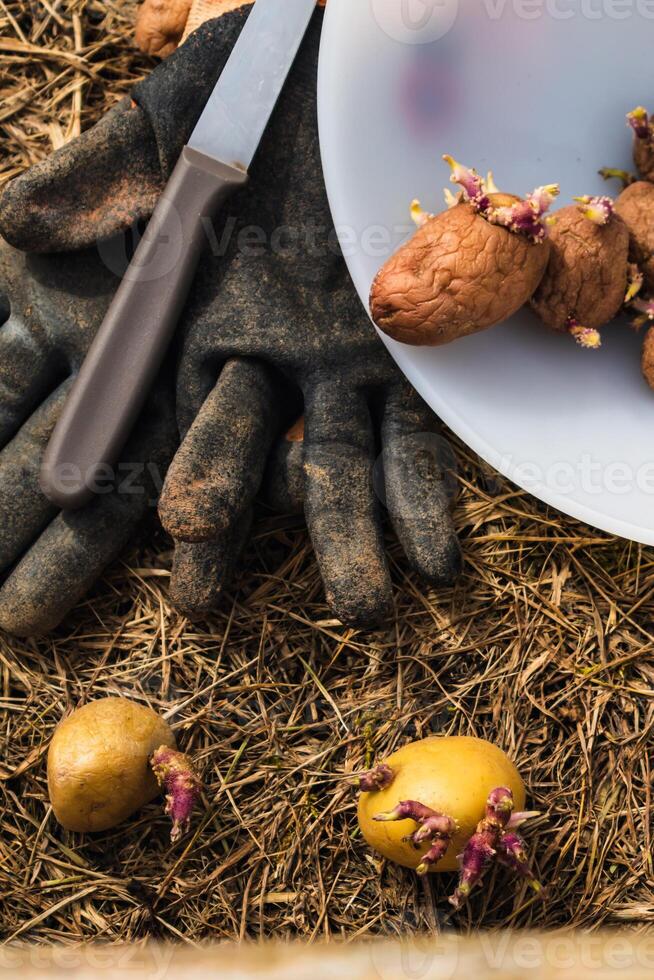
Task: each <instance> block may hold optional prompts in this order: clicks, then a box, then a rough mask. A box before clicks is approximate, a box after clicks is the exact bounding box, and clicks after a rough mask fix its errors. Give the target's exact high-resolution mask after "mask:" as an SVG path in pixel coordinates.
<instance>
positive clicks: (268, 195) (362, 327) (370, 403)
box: [0, 7, 460, 625]
mask: <svg viewBox="0 0 654 980" xmlns="http://www.w3.org/2000/svg"><path fill="white" fill-rule="evenodd" d="M246 15H247V7H244V8H241V9H238V10H235V11H231V12H229V13H227V14H225V15H224V16H222V17H220V18H219V19H215V20H212V21H210V22H208V23H205V24H204V25H202V26H201V27H200V28H199V29H198V30H196V31H195V32H194V33H193V34H192V35H191V36H190V37H189V39H188V40H187V41H186V42H185V43H184V44H183V45H182V46H181V48H180V49H179V50H178V51H177V52H176V53H175V54H174V55H172V56H171V57H170V58H169V59H168V60H167V61H166V62H164V63H163V64H162V65H160V66H159V67H158V68H157V69H156V70H155V71H154V72H153V73H152V75H151V76H150V77H149V78H148V79H147V80H146V81H145V82H143V83H141V84H140V85H139V86H137V87H136V89H135V91H134V93H133V101H132V102H130V103H127V104H123V105H122V107H119V108H118V109H116V110H114V112H113V113H111V114H110V115H109V116H108V117H107V118H106V119H105V120H104V121H103V122H102V123H100V124H99V125H98V126H97V127H96V128H95V130H92V131H90V132H89V133H87V134H85V136H83V137H81V138H80V139H78V140H77V141H75V142H73V143H71V144H68V145H67V146H66V147H64V148H63V149H62V150H60V151H59V152H58V153H57V154H55V155H54V156H53V158H51V160H50V161H49V162H46V163H45V164H43V165H40V166H39V167H37V168H33V169H32V171H31V172H28V174H26V175H24V176H23V177H20V178H18V179H17V180H16V181H14V183H13V184H12V185H10V187H9V189H8V191H7V192H6V193H5V200H4V201H3V206H2V209H1V213H0V223H2V227H3V230H4V232H5V233H9V234H10V235H11V236H12V240H13V241H14V243H16V244H20V245H21V246H22V247H25V248H36V249H41V250H43V249H52V248H59V247H62V245H65V246H67V247H69V246H70V245H71V244H76V245H78V246H81V245H85V244H88V243H90V242H91V241H92V240H93V239H94V238H95V237H97V236H102V235H108V234H112V233H114V232H115V231H117V230H119V229H121V228H124V227H125V226H126V225H128V224H129V223H131V222H132V221H133V220H134V219H135V218H140V217H144V216H146V215H147V214H148V213H149V211H150V210H151V209H152V206H153V204H154V202H155V200H156V197H157V194H158V193H159V191H160V189H161V188H162V186H163V184H164V182H165V180H166V178H167V177H168V175H169V174H170V171H171V169H172V167H173V165H174V163H175V160H176V158H177V156H178V154H179V152H180V150H181V147H182V146H183V145H184V143H185V142H186V140H187V139H188V136H189V135H190V132H191V130H192V128H193V125H194V124H195V121H196V119H197V117H198V115H199V113H200V111H201V109H202V107H203V105H204V103H205V101H206V98H207V96H208V95H209V92H210V91H211V88H212V87H213V85H214V83H215V81H216V79H217V77H218V75H219V72H220V70H221V69H222V66H223V65H224V63H225V61H226V59H227V57H228V55H229V51H230V50H231V47H232V45H233V43H234V41H235V39H236V37H237V36H238V33H239V31H240V29H241V27H242V25H243V23H244V20H245V17H246ZM320 27H321V14H320V13H319V12H317V13H316V15H315V17H314V21H313V22H312V25H311V27H310V29H309V32H308V35H307V38H306V42H305V44H304V46H303V48H302V50H301V52H300V55H299V57H298V59H297V62H296V64H295V66H294V68H293V70H292V72H291V76H290V77H289V81H288V83H287V85H286V88H285V90H284V92H283V93H282V96H281V98H280V101H279V105H278V107H277V110H276V111H275V114H274V117H273V119H272V121H271V124H270V126H269V129H268V131H267V133H266V135H265V137H264V140H263V143H262V145H261V147H260V150H259V153H258V156H257V158H256V159H255V162H254V164H253V166H252V168H251V171H250V175H251V179H250V182H249V184H248V186H247V187H246V188H245V189H244V191H243V192H241V193H239V194H238V195H237V196H236V197H235V198H233V199H232V201H231V202H230V205H229V207H228V210H227V212H226V213H223V214H222V215H221V217H220V219H219V221H218V222H217V223H216V224H215V225H214V228H213V232H214V234H212V235H210V239H211V241H210V246H211V247H210V248H209V249H208V250H207V255H206V256H205V258H204V260H203V262H202V263H201V267H200V269H199V271H198V275H197V278H196V281H195V285H194V288H193V289H192V292H191V297H190V300H189V303H188V305H187V308H186V310H185V313H184V316H183V319H182V322H181V324H180V331H179V333H180V344H181V354H180V362H179V369H178V380H177V416H178V422H179V429H180V436H181V438H182V440H183V442H182V446H181V448H180V450H179V452H178V454H177V457H176V459H175V461H174V463H173V465H172V468H171V470H170V472H169V474H168V478H167V480H166V484H165V488H164V492H163V497H162V500H161V507H160V513H161V516H162V520H163V523H164V525H165V526H166V527H167V529H168V530H169V532H170V533H171V534H172V536H173V537H174V538H175V540H176V541H177V542H178V543H179V545H180V547H179V550H178V554H177V558H176V562H175V567H174V570H173V579H172V594H173V598H174V599H175V600H176V601H177V602H178V603H179V604H180V605H181V606H182V607H183V608H184V609H186V610H187V611H190V612H192V611H193V610H194V609H197V610H202V611H204V610H205V609H206V608H207V607H208V605H210V604H211V602H213V601H214V600H215V599H216V598H217V594H218V593H219V592H220V589H221V587H222V585H223V583H224V578H225V571H226V570H228V569H229V567H231V565H232V564H233V557H234V553H235V549H236V548H237V547H238V545H239V544H240V543H241V542H242V540H243V537H244V535H245V534H246V533H247V524H248V521H249V514H250V512H251V503H252V500H253V499H254V497H255V495H256V493H257V491H258V490H259V487H260V485H261V482H262V480H263V477H264V473H265V469H266V464H267V462H268V460H269V457H270V454H271V452H273V455H274V452H275V450H274V449H273V447H274V444H275V440H276V437H277V436H278V435H279V431H280V422H281V421H282V420H283V418H284V416H285V415H286V414H287V413H288V412H290V411H291V410H292V408H293V405H294V402H295V400H296V398H297V396H298V394H299V395H301V398H302V401H303V404H304V411H305V416H306V418H305V424H306V428H305V438H304V443H303V452H302V464H303V471H304V478H303V494H304V509H305V514H306V518H307V523H308V526H309V531H310V533H311V537H312V541H313V545H314V548H315V552H316V555H317V558H318V562H319V565H320V569H321V572H322V576H323V580H324V583H325V588H326V593H327V598H328V600H329V602H330V604H331V606H332V608H333V610H334V613H335V614H336V615H337V616H338V618H339V619H341V620H342V621H343V622H346V623H348V624H352V625H372V624H374V623H377V622H379V621H380V620H381V619H382V618H383V617H384V616H385V615H386V614H387V613H388V612H389V611H390V608H391V589H390V578H389V571H388V565H387V562H386V558H385V554H384V543H383V536H382V525H381V521H380V514H379V507H378V501H377V498H376V495H375V492H374V487H373V463H374V460H375V456H376V454H377V453H378V451H379V450H381V451H382V459H383V464H384V466H383V468H384V494H385V500H386V504H387V507H388V511H389V514H390V518H391V521H392V523H393V525H394V527H395V530H396V532H397V534H398V536H399V538H400V540H401V542H402V544H403V546H404V548H405V551H406V553H407V555H408V557H409V560H410V562H411V564H412V565H413V566H414V568H416V569H417V570H418V571H419V572H420V573H421V574H423V575H424V576H425V577H426V578H427V579H428V580H429V581H431V582H433V583H435V584H437V585H444V584H450V583H451V582H452V581H453V580H454V578H455V577H456V575H457V574H458V571H459V568H460V551H459V547H458V543H457V540H456V536H455V534H454V530H453V525H452V521H451V516H450V512H449V506H450V500H449V496H448V494H447V491H446V486H445V481H444V480H443V474H442V462H443V460H442V459H441V455H442V453H441V448H442V446H443V443H442V442H441V440H440V438H439V437H438V436H437V435H436V433H437V431H438V423H437V420H436V419H435V417H434V416H433V415H432V413H431V412H430V410H429V409H428V408H427V406H426V405H425V404H424V402H422V401H421V400H420V399H419V397H418V396H417V395H416V394H415V392H414V391H413V389H412V388H411V387H410V386H409V385H408V383H407V382H406V381H405V379H404V378H403V376H402V375H401V373H400V372H399V371H398V369H397V367H396V366H395V364H394V363H393V361H392V359H391V358H390V356H389V355H388V353H387V352H386V349H385V348H384V346H383V344H382V343H381V341H380V340H379V338H378V336H377V334H376V332H375V330H374V328H373V327H372V325H371V324H370V321H369V319H368V317H367V316H366V314H365V312H364V311H363V309H362V308H361V306H360V303H359V300H358V298H357V296H356V293H355V291H354V289H353V286H352V284H351V281H350V279H349V277H348V274H347V270H346V267H345V263H344V261H343V258H342V256H341V254H340V251H339V249H338V246H337V242H336V236H335V233H334V230H333V225H332V222H331V217H330V213H329V208H328V204H327V198H326V194H325V189H324V184H323V179H322V172H321V167H320V154H319V145H318V131H317V122H316V65H317V56H318V45H319V38H320ZM125 159H127V160H128V161H129V162H128V163H127V172H126V171H125ZM101 174H102V175H103V176H102V177H101V176H100V175H101ZM89 183H93V184H94V185H95V186H94V192H95V195H94V197H93V199H92V200H91V198H90V197H89V198H88V199H86V198H85V197H84V195H82V198H81V199H80V196H79V191H78V188H79V187H80V186H83V187H86V186H87V184H89ZM84 193H85V194H86V191H85V192H84ZM49 202H55V204H54V205H53V204H50V203H49ZM9 216H11V217H13V218H14V220H13V221H11V222H10V221H9V220H8V219H9ZM21 216H22V219H21ZM427 445H428V447H429V448H428V450H427V451H426V448H425V447H426V446H427ZM277 451H278V452H279V449H278V450H277Z"/></svg>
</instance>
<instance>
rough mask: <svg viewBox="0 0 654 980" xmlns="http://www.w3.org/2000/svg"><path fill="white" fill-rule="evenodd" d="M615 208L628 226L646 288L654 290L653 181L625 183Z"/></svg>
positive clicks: (633, 258) (633, 257) (632, 251)
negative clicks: (627, 185)
mask: <svg viewBox="0 0 654 980" xmlns="http://www.w3.org/2000/svg"><path fill="white" fill-rule="evenodd" d="M653 176H654V174H653ZM615 210H616V212H617V213H618V214H619V215H620V217H621V218H622V220H623V221H624V222H625V224H626V226H627V228H628V229H629V234H630V236H631V247H630V250H629V258H630V259H631V261H632V262H635V263H636V265H638V267H639V268H640V271H641V272H642V273H643V276H644V282H643V285H644V291H645V292H648V293H651V292H654V184H650V183H648V182H647V181H645V180H638V181H636V183H635V184H630V185H629V187H625V189H624V190H623V191H622V193H621V194H620V196H619V197H618V199H617V201H616V202H615Z"/></svg>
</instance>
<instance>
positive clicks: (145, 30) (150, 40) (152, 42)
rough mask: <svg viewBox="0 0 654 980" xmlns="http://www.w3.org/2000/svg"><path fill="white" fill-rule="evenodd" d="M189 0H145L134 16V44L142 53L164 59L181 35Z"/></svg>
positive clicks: (189, 6)
mask: <svg viewBox="0 0 654 980" xmlns="http://www.w3.org/2000/svg"><path fill="white" fill-rule="evenodd" d="M191 2H192V0H145V3H143V4H142V6H141V7H140V8H139V12H138V14H137V17H136V31H135V37H136V43H137V45H138V47H139V48H140V49H141V51H143V52H144V53H145V54H149V55H153V56H154V57H157V58H167V57H168V55H169V54H172V53H173V51H174V50H175V48H176V47H177V45H178V44H179V42H180V41H181V39H182V35H183V34H184V28H185V27H186V21H187V20H188V15H189V11H190V9H191Z"/></svg>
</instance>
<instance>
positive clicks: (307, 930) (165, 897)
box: [0, 0, 654, 944]
mask: <svg viewBox="0 0 654 980" xmlns="http://www.w3.org/2000/svg"><path fill="white" fill-rule="evenodd" d="M130 19H131V13H130V8H129V7H127V6H122V5H120V4H114V5H112V4H105V3H102V4H100V3H99V2H91V3H88V4H87V5H84V3H82V2H80V3H76V2H74V3H71V4H69V5H67V6H66V5H63V4H60V3H58V2H57V0H53V5H52V6H51V5H50V2H49V0H34V2H33V3H29V4H28V3H26V2H13V3H9V4H8V5H6V0H0V22H1V23H2V28H1V31H0V33H1V35H2V39H1V40H0V70H1V72H2V74H1V78H0V84H1V85H2V90H3V95H4V98H3V101H2V108H1V110H0V114H1V115H0V119H1V123H0V125H2V129H3V144H2V153H3V156H2V162H1V165H0V166H1V170H2V173H3V175H4V176H5V177H6V176H10V175H11V174H12V173H14V172H15V171H16V170H17V169H20V168H21V167H23V166H24V165H25V164H26V163H27V162H28V161H30V160H33V159H35V158H37V157H39V156H41V155H43V154H44V153H47V152H48V151H49V150H50V149H51V147H52V145H57V144H58V143H59V142H60V141H61V139H63V138H65V136H66V135H67V134H70V133H73V132H75V130H76V129H77V128H78V126H79V125H80V123H81V124H82V125H86V124H87V123H90V122H91V121H92V119H93V118H94V117H95V116H96V115H97V114H98V113H99V111H100V110H101V108H102V105H103V100H105V101H113V99H114V98H115V97H116V96H117V95H120V94H122V93H124V91H125V90H126V88H127V87H128V85H129V82H130V80H131V79H132V78H134V77H135V76H136V75H137V74H138V72H140V71H141V69H142V68H143V67H144V63H143V61H142V60H141V59H139V58H137V57H135V56H134V54H133V52H132V50H131V48H130V42H129V34H128V27H129V24H130ZM76 25H77V26H76ZM78 42H79V43H78ZM76 49H77V53H75V52H76ZM55 119H56V122H53V120H55ZM458 452H459V461H460V482H461V495H460V498H459V501H458V504H457V510H456V514H457V522H458V526H459V529H460V532H461V536H462V540H463V542H464V547H465V554H466V574H465V577H464V579H463V581H462V583H461V585H460V587H459V588H458V589H457V590H456V591H455V592H453V593H441V594H437V593H436V592H434V591H432V590H430V589H426V588H425V587H424V585H422V584H421V583H420V582H419V581H418V580H417V579H416V578H415V577H414V576H413V575H412V574H411V573H410V572H409V571H408V569H407V565H406V562H405V560H404V559H403V557H402V556H401V554H400V553H399V550H398V549H397V547H396V545H394V544H393V542H392V541H389V544H390V554H391V558H392V562H393V573H394V580H395V584H396V604H397V617H396V620H395V622H393V623H391V624H389V625H388V627H387V628H386V629H384V630H380V631H379V632H377V633H374V634H363V633H357V632H354V631H352V630H348V629H345V628H343V627H342V626H341V625H339V624H338V623H336V622H334V621H332V620H331V619H330V614H329V611H328V610H327V608H326V606H325V604H324V602H323V599H322V593H321V586H320V581H319V576H318V572H317V568H316V564H315V561H314V559H313V557H312V554H311V549H310V546H309V544H308V541H307V537H306V533H305V531H304V529H303V528H302V527H300V526H298V524H297V522H294V521H292V520H283V519H276V518H271V517H269V516H267V515H262V517H261V519H260V521H259V522H258V524H257V528H256V534H255V537H254V540H253V543H252V545H251V546H250V549H249V552H248V554H247V556H246V560H245V563H244V568H245V569H246V571H244V572H243V574H242V577H241V579H240V581H239V582H237V583H236V584H235V588H234V592H233V594H232V595H231V596H230V597H229V599H227V600H226V601H225V604H224V606H223V609H222V611H221V612H220V613H219V614H217V615H216V616H215V617H214V618H213V619H211V620H210V621H208V622H206V623H203V624H202V625H201V626H198V625H195V626H194V625H191V624H189V623H188V622H187V621H186V620H184V619H182V618H181V617H180V616H178V615H177V614H176V613H175V612H174V611H172V610H171V609H170V608H169V607H168V605H167V603H166V582H167V574H168V568H169V566H170V554H169V551H168V545H167V542H166V541H165V540H164V539H163V538H162V537H160V538H159V539H158V540H156V541H155V544H154V546H152V545H149V546H148V547H144V548H142V549H135V550H133V551H132V553H131V554H130V555H128V556H126V558H125V560H124V562H123V563H122V564H120V565H118V566H116V567H114V568H113V569H111V571H110V572H109V574H108V575H107V576H106V577H105V578H104V580H103V581H102V582H101V583H100V584H99V585H98V586H97V588H96V590H95V592H94V594H93V595H92V596H91V597H90V598H89V599H88V601H87V602H86V603H84V604H83V605H81V606H80V607H79V608H78V609H77V610H76V611H75V612H74V613H73V614H72V615H71V616H70V617H69V619H68V621H67V623H66V624H65V626H64V627H62V628H61V629H60V630H59V631H58V632H57V633H56V634H55V635H53V636H51V637H50V638H48V639H46V640H42V641H29V642H15V641H12V640H11V639H9V638H8V637H0V685H1V687H0V698H1V715H0V718H1V720H2V734H1V736H0V744H1V746H2V748H1V755H0V794H1V795H2V803H1V805H0V931H1V932H2V935H3V936H4V937H5V938H10V939H13V938H19V939H20V940H27V939H29V940H33V941H40V942H54V941H57V942H62V943H68V944H73V943H77V942H79V941H80V940H82V939H88V938H101V939H105V940H113V941H118V940H129V939H136V938H141V937H145V936H152V935H156V936H160V937H162V938H167V939H174V940H182V941H185V942H192V941H196V940H199V939H203V938H213V939H218V938H222V937H231V938H233V937H246V936H247V937H258V936H275V937H284V936H291V935H300V936H302V937H304V938H306V939H313V938H318V937H325V936H327V937H336V936H345V937H348V938H352V937H361V936H365V935H373V934H379V933H385V934H390V935H392V934H396V933H400V932H402V931H406V930H407V929H429V930H433V929H437V928H440V927H442V926H443V925H445V924H448V925H450V926H455V927H456V928H458V929H460V930H461V931H464V932H465V931H468V930H470V929H472V928H474V927H475V924H477V923H479V922H482V923H483V924H484V925H485V926H488V927H490V926H497V925H500V924H501V925H512V926H520V927H524V926H531V927H546V926H547V927H556V926H559V925H562V924H575V925H577V926H582V927H585V928H595V927H597V926H599V925H600V924H623V925H624V924H628V925H630V926H631V927H632V928H644V927H647V926H648V925H649V924H650V923H651V922H652V921H653V920H654V886H653V884H652V879H653V875H652V839H651V834H652V815H651V785H652V781H651V772H650V762H649V756H648V743H649V742H650V740H651V731H652V726H653V723H654V700H653V696H654V658H653V643H654V552H653V551H652V550H651V549H644V548H640V547H638V546H636V545H632V544H630V543H628V542H625V541H621V540H617V539H611V538H609V537H607V536H604V535H602V534H600V533H597V532H595V531H593V530H591V529H589V528H587V527H584V526H582V525H580V524H577V523H575V522H573V521H570V520H567V519H565V518H563V517H562V516H561V515H559V514H556V513H554V512H550V511H547V510H546V509H545V508H543V507H541V506H540V505H539V504H538V503H537V502H536V501H534V500H533V499H532V498H530V497H529V496H528V495H525V494H523V493H520V492H518V491H516V490H515V489H513V488H512V487H511V486H510V485H509V484H508V483H506V482H504V481H502V480H499V479H498V478H496V477H494V476H493V475H492V474H491V473H490V472H489V471H488V470H487V469H486V468H485V467H483V466H480V464H479V462H478V461H477V460H476V459H474V458H473V457H472V456H471V455H470V454H469V453H467V451H465V450H464V449H463V448H462V447H458ZM115 693H121V694H125V695H128V696H130V697H133V698H136V699H138V700H142V701H143V702H147V703H149V704H151V705H153V706H154V707H156V708H158V709H160V710H161V711H165V712H166V711H167V712H169V714H170V715H171V716H172V719H173V721H174V723H175V725H176V726H177V730H178V735H179V738H180V741H181V742H182V743H183V744H184V746H185V747H187V748H189V749H191V751H193V752H194V753H195V754H196V756H197V758H198V760H199V762H200V763H201V765H202V766H203V768H204V775H205V778H206V785H207V788H206V793H205V797H204V806H203V808H202V809H201V811H200V812H199V813H198V814H197V819H196V823H195V830H194V833H193V834H192V836H191V837H188V838H186V839H184V840H183V841H182V842H181V844H180V845H178V846H176V847H170V845H169V844H168V842H167V825H166V820H165V818H164V817H163V816H162V815H161V813H160V808H159V807H158V805H157V804H153V805H152V806H150V807H148V808H147V809H145V810H144V811H143V812H142V813H141V814H139V815H138V816H137V817H136V818H135V819H133V820H131V821H130V822H129V823H128V824H126V825H125V826H122V827H120V828H119V829H118V830H117V831H115V832H112V833H107V834H103V835H99V836H97V837H95V838H82V837H81V836H78V835H74V834H67V833H65V832H63V831H62V830H61V829H60V828H59V827H58V825H57V824H56V822H55V820H54V819H53V817H52V815H51V813H50V811H49V808H48V803H47V795H46V785H45V773H44V755H45V752H46V750H47V745H48V740H49V737H50V735H51V733H52V730H53V727H54V726H55V725H56V724H57V722H58V721H59V719H60V718H61V717H62V715H63V713H64V712H65V711H66V710H68V709H69V708H71V707H72V706H74V705H76V704H79V703H80V702H83V701H85V700H88V699H90V698H97V697H100V696H102V695H104V694H115ZM430 732H438V733H444V732H448V733H455V732H461V733H474V734H477V735H484V736H487V737H488V738H491V739H493V740H495V741H497V742H499V743H500V744H501V745H502V746H504V748H506V749H507V751H508V752H509V753H510V754H511V755H512V756H513V757H514V758H515V759H516V760H517V762H518V764H519V766H520V769H521V770H522V772H523V774H524V776H525V778H526V781H527V783H528V785H529V790H530V797H531V802H532V804H533V805H534V806H535V807H536V808H538V809H540V810H541V811H542V812H543V814H544V816H543V817H542V818H541V819H540V820H539V821H538V822H537V823H536V824H535V825H534V827H533V829H532V830H531V832H530V833H529V840H530V842H531V845H532V847H533V851H534V854H535V861H536V864H537V866H538V871H539V875H540V877H541V880H542V881H543V882H544V883H545V885H546V895H545V901H542V902H541V901H538V900H535V901H534V900H533V899H531V898H530V896H529V895H527V894H526V893H525V892H523V891H522V890H521V889H518V890H517V891H515V890H514V888H513V886H512V885H510V884H509V881H508V879H507V877H506V876H505V874H504V873H500V874H498V876H497V878H496V879H494V880H491V882H490V883H489V885H490V887H489V889H488V890H487V891H486V892H485V893H479V894H477V895H476V896H475V898H474V900H473V901H472V902H471V904H470V906H469V908H468V909H466V910H465V911H464V912H463V913H462V914H460V915H459V916H457V917H455V918H454V919H449V920H448V917H447V912H446V911H445V910H446V908H447V905H446V902H445V896H446V894H447V892H448V890H449V889H450V887H451V881H450V880H448V878H445V879H442V878H440V877H433V878H432V880H430V881H429V882H427V883H422V882H420V881H419V880H417V879H416V877H415V876H414V875H413V874H411V873H408V872H405V871H402V870H399V869H397V868H394V867H390V866H388V865H385V864H383V863H381V862H379V861H377V860H376V858H375V857H374V856H373V855H372V854H370V853H369V851H368V849H367V848H366V846H365V845H364V843H363V842H362V841H361V840H360V839H359V838H358V837H357V834H356V830H355V827H356V821H355V804H354V798H353V791H352V790H351V789H350V788H349V787H348V786H347V785H346V783H344V781H343V780H342V778H341V776H342V774H343V773H344V772H347V771H351V770H353V769H358V768H360V767H362V766H364V765H366V764H367V763H369V762H370V761H372V760H373V759H375V758H378V757H381V756H383V755H385V754H386V753H387V752H389V751H390V750H391V749H392V748H394V747H395V746H397V745H400V744H402V743H403V742H405V741H407V740H409V739H412V738H415V737H416V736H420V735H424V734H427V733H430Z"/></svg>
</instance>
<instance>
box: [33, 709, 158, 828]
mask: <svg viewBox="0 0 654 980" xmlns="http://www.w3.org/2000/svg"><path fill="white" fill-rule="evenodd" d="M175 744H176V743H175V736H174V735H173V733H172V731H171V730H170V728H169V726H168V724H167V722H165V721H164V719H163V718H161V717H159V715H158V714H156V712H154V711H152V710H151V709H150V708H145V707H142V706H141V705H139V704H135V703H134V702H133V701H129V700H127V699H126V698H103V699H102V700H101V701H92V702H91V703H90V704H87V705H84V707H83V708H79V709H78V710H77V711H74V712H73V714H72V715H70V716H69V717H68V718H66V719H64V721H62V723H61V724H60V725H59V727H58V728H57V730H56V731H55V733H54V737H53V739H52V742H51V743H50V749H49V751H48V792H49V794H50V802H51V803H52V809H53V810H54V814H55V816H56V818H57V820H58V821H59V823H60V824H61V825H62V827H65V828H66V829H67V830H78V831H81V832H93V831H98V830H108V829H109V828H110V827H115V826H116V825H117V824H119V823H122V821H123V820H126V819H127V817H129V816H130V815H131V814H132V813H134V811H135V810H138V809H139V807H141V806H143V805H144V804H145V803H149V802H150V800H152V799H154V798H155V797H156V796H158V795H159V792H160V790H159V787H158V786H157V780H156V779H155V777H154V774H153V772H152V770H151V768H150V765H149V762H148V759H149V757H150V756H151V755H152V753H153V752H154V751H155V749H157V748H159V746H161V745H166V746H170V747H171V748H175Z"/></svg>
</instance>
